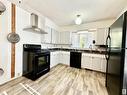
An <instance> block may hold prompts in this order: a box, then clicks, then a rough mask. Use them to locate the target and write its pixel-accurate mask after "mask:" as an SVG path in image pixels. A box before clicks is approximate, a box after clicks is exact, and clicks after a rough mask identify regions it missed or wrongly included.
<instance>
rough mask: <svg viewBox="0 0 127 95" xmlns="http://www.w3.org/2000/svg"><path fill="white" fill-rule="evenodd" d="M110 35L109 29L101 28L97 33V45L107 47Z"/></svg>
mask: <svg viewBox="0 0 127 95" xmlns="http://www.w3.org/2000/svg"><path fill="white" fill-rule="evenodd" d="M107 35H108V28H99V29H97V31H96V35H95V36H96V37H95V38H96V39H95V41H96V43H95V44H96V45H105V44H106V37H107Z"/></svg>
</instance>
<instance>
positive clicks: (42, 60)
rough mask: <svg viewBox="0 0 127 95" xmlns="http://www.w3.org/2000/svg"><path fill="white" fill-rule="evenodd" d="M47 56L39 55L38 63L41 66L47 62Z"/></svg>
mask: <svg viewBox="0 0 127 95" xmlns="http://www.w3.org/2000/svg"><path fill="white" fill-rule="evenodd" d="M46 62H47V61H46V58H45V57H39V58H38V65H39V66H42V65H45V64H46Z"/></svg>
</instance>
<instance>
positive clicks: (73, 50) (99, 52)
mask: <svg viewBox="0 0 127 95" xmlns="http://www.w3.org/2000/svg"><path fill="white" fill-rule="evenodd" d="M42 50H47V51H50V52H55V51H68V52H81V53H92V54H105V50H97V49H72V48H48V49H42Z"/></svg>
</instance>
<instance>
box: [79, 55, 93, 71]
mask: <svg viewBox="0 0 127 95" xmlns="http://www.w3.org/2000/svg"><path fill="white" fill-rule="evenodd" d="M91 64H92V57H91V56H90V55H89V54H82V62H81V67H82V68H86V69H91Z"/></svg>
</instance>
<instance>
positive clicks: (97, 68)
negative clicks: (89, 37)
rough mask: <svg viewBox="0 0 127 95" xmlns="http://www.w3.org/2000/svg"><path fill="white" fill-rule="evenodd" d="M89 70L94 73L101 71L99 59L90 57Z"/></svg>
mask: <svg viewBox="0 0 127 95" xmlns="http://www.w3.org/2000/svg"><path fill="white" fill-rule="evenodd" d="M91 69H92V70H95V71H101V58H99V57H96V56H94V57H92V65H91Z"/></svg>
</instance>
